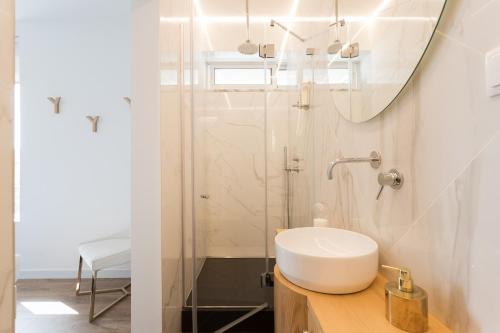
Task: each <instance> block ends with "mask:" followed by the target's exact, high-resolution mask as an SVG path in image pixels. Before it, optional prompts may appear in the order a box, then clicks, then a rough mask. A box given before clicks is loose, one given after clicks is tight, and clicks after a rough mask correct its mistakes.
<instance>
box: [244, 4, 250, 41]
mask: <svg viewBox="0 0 500 333" xmlns="http://www.w3.org/2000/svg"><path fill="white" fill-rule="evenodd" d="M245 4H246V15H247V41H250V11H249V9H248V0H246V1H245Z"/></svg>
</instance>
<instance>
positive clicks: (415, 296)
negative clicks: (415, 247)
mask: <svg viewBox="0 0 500 333" xmlns="http://www.w3.org/2000/svg"><path fill="white" fill-rule="evenodd" d="M382 268H385V269H390V270H395V271H397V272H399V278H398V281H391V282H387V283H386V285H385V317H386V318H387V320H388V321H389V322H390V323H391V324H392V325H394V326H396V327H397V328H400V329H402V330H405V331H407V332H412V333H423V332H427V330H428V329H429V319H428V308H427V293H426V292H425V290H423V289H422V288H420V287H418V286H416V285H414V284H413V280H412V278H411V273H410V271H409V270H408V269H405V268H398V267H392V266H386V265H382Z"/></svg>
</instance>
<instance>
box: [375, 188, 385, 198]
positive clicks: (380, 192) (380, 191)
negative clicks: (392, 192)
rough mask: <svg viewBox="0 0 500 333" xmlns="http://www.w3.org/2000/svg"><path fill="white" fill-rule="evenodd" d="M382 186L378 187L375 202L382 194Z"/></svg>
mask: <svg viewBox="0 0 500 333" xmlns="http://www.w3.org/2000/svg"><path fill="white" fill-rule="evenodd" d="M384 187H385V186H384V185H382V186H380V190H379V191H378V194H377V200H378V198H380V195H381V194H382V190H383V189H384Z"/></svg>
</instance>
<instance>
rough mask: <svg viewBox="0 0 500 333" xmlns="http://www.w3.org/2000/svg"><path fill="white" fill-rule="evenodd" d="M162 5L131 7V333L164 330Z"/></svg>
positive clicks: (141, 0) (149, 2)
mask: <svg viewBox="0 0 500 333" xmlns="http://www.w3.org/2000/svg"><path fill="white" fill-rule="evenodd" d="M159 29H160V27H159V3H158V0H134V1H133V5H132V45H133V48H132V85H131V87H132V284H133V288H134V295H133V297H132V332H137V333H139V332H151V333H158V332H161V331H162V276H161V272H162V262H161V260H162V258H161V239H162V235H161V169H160V162H161V158H160V85H159V82H160V60H159V33H160V30H159Z"/></svg>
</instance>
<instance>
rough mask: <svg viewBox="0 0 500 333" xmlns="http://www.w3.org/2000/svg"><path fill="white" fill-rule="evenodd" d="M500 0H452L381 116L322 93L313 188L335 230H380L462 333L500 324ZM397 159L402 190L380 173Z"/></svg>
mask: <svg viewBox="0 0 500 333" xmlns="http://www.w3.org/2000/svg"><path fill="white" fill-rule="evenodd" d="M498 13H500V0H488V1H487V0H455V1H448V4H447V5H446V8H445V11H444V16H443V18H442V20H441V22H440V24H439V25H438V28H437V32H436V34H435V37H434V39H433V41H432V42H431V45H430V47H429V50H428V52H427V53H426V55H425V56H424V59H423V62H422V63H421V66H420V67H419V69H418V70H417V72H416V73H415V75H414V76H413V78H412V79H411V81H410V83H409V84H408V85H407V87H406V88H405V89H404V91H403V93H402V94H401V95H400V96H399V98H398V99H397V100H396V101H395V102H394V103H393V104H392V105H391V106H390V107H389V109H388V110H386V111H385V112H384V113H382V114H381V115H379V116H377V117H375V118H374V119H372V120H370V121H368V122H365V123H360V124H353V123H350V122H348V121H346V120H345V119H344V118H343V117H342V116H341V115H340V113H339V111H338V110H337V109H336V108H335V102H336V100H335V95H334V93H332V92H330V91H328V90H327V89H319V88H317V89H316V91H315V106H316V108H315V109H314V112H315V119H314V122H315V123H314V129H315V133H316V135H315V136H314V149H315V150H316V153H315V156H316V157H315V162H316V172H315V181H314V196H315V200H316V201H323V202H325V203H326V204H327V206H328V207H329V219H330V221H332V222H333V224H334V225H335V226H336V227H342V228H348V229H351V230H356V231H359V232H362V233H365V234H367V235H369V236H371V237H373V238H374V239H375V240H377V242H378V243H379V245H380V250H381V261H382V262H383V263H388V264H392V265H403V266H407V267H409V268H410V269H411V270H412V272H413V274H414V277H415V281H416V283H417V284H420V285H421V286H422V287H424V288H425V289H427V290H428V291H429V294H430V311H431V312H432V313H434V314H436V316H437V317H438V318H440V319H441V320H442V321H443V322H445V323H446V324H447V325H448V326H449V327H450V328H451V329H452V330H453V331H454V332H458V333H461V332H464V333H465V332H467V333H471V332H472V333H473V332H497V331H500V319H499V318H498V313H499V310H500V308H499V305H498V304H497V303H498V302H494V301H492V300H495V299H498V298H499V296H500V292H499V291H498V290H497V288H496V287H495V282H496V281H498V279H500V270H499V265H498V263H499V262H500V256H499V253H500V247H499V245H498V244H499V242H498V241H497V240H496V235H498V233H499V232H500V225H499V224H498V221H499V220H500V211H499V210H498V209H497V206H498V204H497V203H496V195H495V194H496V191H497V189H498V187H499V185H500V174H499V173H498V170H499V169H500V157H499V155H498V151H499V149H500V138H499V135H500V97H498V96H497V97H493V98H492V97H488V96H487V94H486V89H485V53H486V52H488V51H490V50H492V49H494V48H496V47H499V46H500V36H499V35H498V33H496V32H497V31H499V30H500V20H498ZM371 150H378V151H380V152H381V154H382V158H383V162H382V166H381V168H380V169H378V170H373V169H371V168H370V167H369V166H366V165H348V166H341V167H339V168H338V169H337V170H335V174H334V179H333V180H332V181H328V180H327V179H326V175H325V170H326V167H327V163H328V162H329V161H331V160H333V159H334V158H336V157H339V156H346V157H347V156H364V155H368V154H369V153H370V151H371ZM393 167H396V168H398V169H399V170H400V171H401V172H402V173H404V175H405V184H404V186H403V188H402V189H401V190H399V191H393V190H392V189H390V188H386V189H384V191H383V193H382V196H381V198H380V200H378V201H377V200H376V199H375V197H376V195H377V192H378V190H379V187H378V184H377V178H376V177H377V174H378V172H380V171H388V170H389V169H391V168H393Z"/></svg>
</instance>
